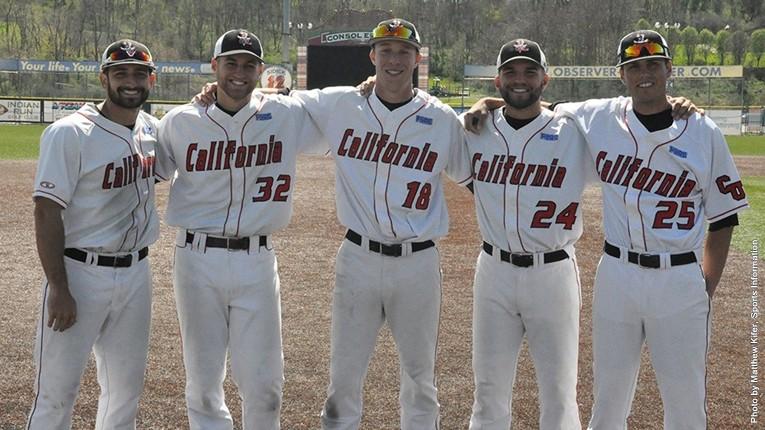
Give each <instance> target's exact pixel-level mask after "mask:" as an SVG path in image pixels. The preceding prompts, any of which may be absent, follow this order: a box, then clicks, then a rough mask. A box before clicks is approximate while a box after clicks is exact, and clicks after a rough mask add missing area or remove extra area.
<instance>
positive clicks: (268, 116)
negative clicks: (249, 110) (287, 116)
mask: <svg viewBox="0 0 765 430" xmlns="http://www.w3.org/2000/svg"><path fill="white" fill-rule="evenodd" d="M270 119H271V112H267V113H257V114H255V120H256V121H268V120H270Z"/></svg>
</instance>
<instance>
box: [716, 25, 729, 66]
mask: <svg viewBox="0 0 765 430" xmlns="http://www.w3.org/2000/svg"><path fill="white" fill-rule="evenodd" d="M730 38H731V34H730V31H728V30H720V31H718V32H717V35H716V36H715V47H716V48H717V57H718V59H719V61H720V62H719V63H718V64H721V65H722V64H725V53H726V52H728V49H729V48H730Z"/></svg>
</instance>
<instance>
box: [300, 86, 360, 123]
mask: <svg viewBox="0 0 765 430" xmlns="http://www.w3.org/2000/svg"><path fill="white" fill-rule="evenodd" d="M353 91H356V89H355V88H353V87H329V88H325V89H314V90H307V91H305V90H303V91H292V92H290V97H294V98H295V99H297V100H298V101H299V102H300V104H301V105H302V106H303V108H304V109H305V110H306V112H308V115H310V116H311V118H312V119H313V120H314V122H315V123H316V125H317V126H318V127H319V129H320V130H326V128H327V125H328V124H329V121H330V118H331V117H332V115H333V114H334V113H335V112H337V110H336V109H335V107H336V106H337V104H338V102H339V100H340V98H341V97H342V96H343V95H345V94H348V93H349V92H353Z"/></svg>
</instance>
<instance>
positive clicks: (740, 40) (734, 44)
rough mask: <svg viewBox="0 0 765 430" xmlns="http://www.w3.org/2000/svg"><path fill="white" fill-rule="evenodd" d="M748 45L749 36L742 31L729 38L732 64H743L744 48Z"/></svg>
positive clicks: (737, 31)
mask: <svg viewBox="0 0 765 430" xmlns="http://www.w3.org/2000/svg"><path fill="white" fill-rule="evenodd" d="M748 44H749V36H748V35H747V34H746V33H745V32H744V31H743V30H736V32H735V33H733V36H731V38H730V47H731V53H732V54H733V64H744V59H745V56H746V46H747V45H748Z"/></svg>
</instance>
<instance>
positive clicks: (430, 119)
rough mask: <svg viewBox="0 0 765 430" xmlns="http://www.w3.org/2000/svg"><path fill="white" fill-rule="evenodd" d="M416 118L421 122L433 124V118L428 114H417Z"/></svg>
mask: <svg viewBox="0 0 765 430" xmlns="http://www.w3.org/2000/svg"><path fill="white" fill-rule="evenodd" d="M415 120H416V121H417V122H419V123H421V124H426V125H433V118H428V117H426V116H422V115H417V118H416V119H415Z"/></svg>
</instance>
